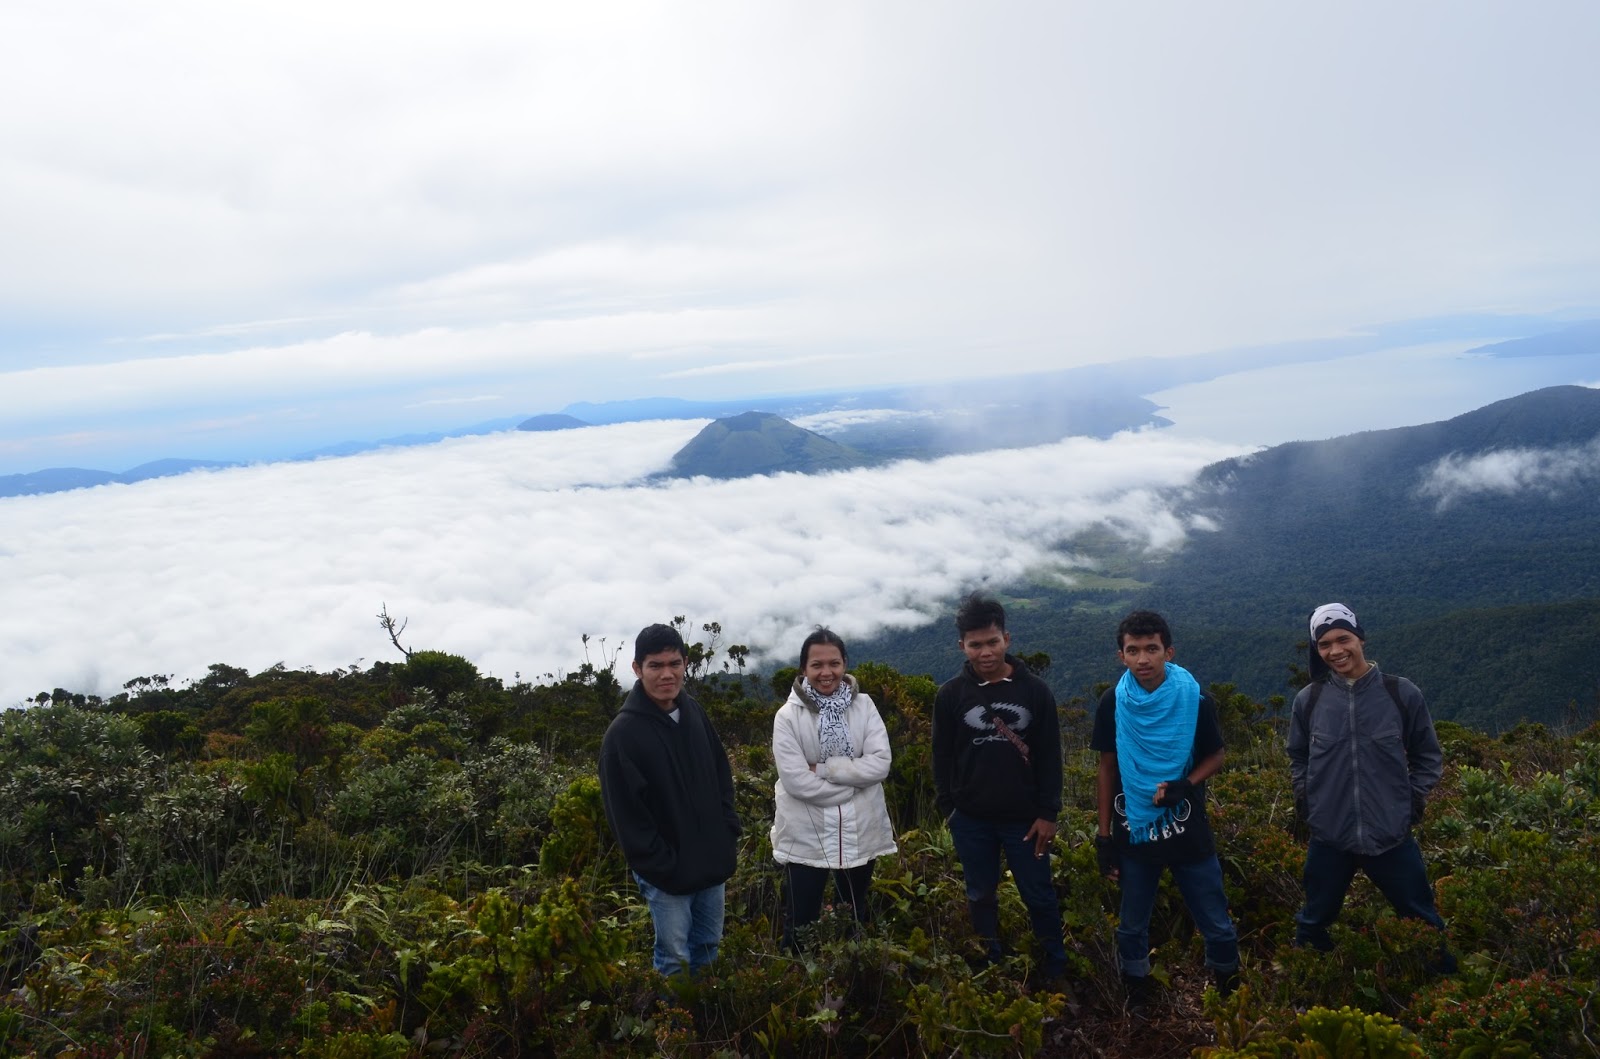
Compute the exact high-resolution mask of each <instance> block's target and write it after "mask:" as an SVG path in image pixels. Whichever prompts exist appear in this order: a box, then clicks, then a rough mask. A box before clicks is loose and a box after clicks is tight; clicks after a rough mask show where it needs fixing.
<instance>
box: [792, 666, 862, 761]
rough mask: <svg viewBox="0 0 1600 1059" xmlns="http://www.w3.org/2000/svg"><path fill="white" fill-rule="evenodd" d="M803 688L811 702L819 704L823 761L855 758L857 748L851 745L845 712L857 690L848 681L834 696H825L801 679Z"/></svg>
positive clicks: (818, 730) (842, 682)
mask: <svg viewBox="0 0 1600 1059" xmlns="http://www.w3.org/2000/svg"><path fill="white" fill-rule="evenodd" d="M800 683H801V686H802V687H804V688H805V691H806V694H807V695H810V696H811V701H813V702H815V703H816V704H817V714H818V718H819V719H818V722H817V734H818V736H819V737H820V738H821V740H822V760H824V761H826V760H828V759H829V758H830V757H855V756H856V754H855V748H854V747H853V746H851V745H850V726H849V725H847V724H846V723H845V717H844V715H845V712H846V711H848V710H849V709H850V700H851V699H853V698H855V690H854V689H853V688H851V687H850V682H849V681H848V680H841V681H839V686H838V687H837V688H835V689H834V691H833V694H832V695H824V694H822V693H821V692H819V691H817V689H816V688H814V687H812V686H811V681H809V680H806V679H805V678H804V677H801V678H800Z"/></svg>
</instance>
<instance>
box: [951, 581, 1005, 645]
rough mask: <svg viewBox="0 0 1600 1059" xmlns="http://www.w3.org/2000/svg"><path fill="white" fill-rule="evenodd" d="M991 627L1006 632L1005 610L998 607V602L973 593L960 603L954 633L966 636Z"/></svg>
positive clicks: (989, 597)
mask: <svg viewBox="0 0 1600 1059" xmlns="http://www.w3.org/2000/svg"><path fill="white" fill-rule="evenodd" d="M991 625H993V626H994V627H995V628H996V629H999V630H1000V631H1001V632H1005V631H1006V608H1004V607H1002V606H1001V605H1000V601H999V600H997V599H995V598H994V597H993V596H986V595H984V594H983V593H981V592H974V593H972V595H970V596H968V597H967V598H966V599H964V600H962V601H961V606H960V608H959V609H958V610H957V611H956V632H958V633H960V634H961V635H962V636H966V635H967V633H969V632H975V631H977V630H978V629H987V628H988V627H989V626H991Z"/></svg>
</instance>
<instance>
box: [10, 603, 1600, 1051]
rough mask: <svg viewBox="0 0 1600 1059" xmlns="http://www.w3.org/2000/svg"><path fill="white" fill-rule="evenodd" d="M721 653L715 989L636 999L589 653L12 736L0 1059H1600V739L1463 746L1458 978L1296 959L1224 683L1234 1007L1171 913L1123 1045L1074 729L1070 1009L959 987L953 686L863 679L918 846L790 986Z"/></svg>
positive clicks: (1457, 760)
mask: <svg viewBox="0 0 1600 1059" xmlns="http://www.w3.org/2000/svg"><path fill="white" fill-rule="evenodd" d="M679 623H680V624H684V623H683V622H682V620H681V619H680V620H679ZM686 631H692V630H686ZM720 634H721V630H720V629H718V628H717V627H716V626H714V625H706V626H703V627H702V628H701V629H700V630H699V632H697V633H693V635H692V636H691V639H695V640H697V641H698V642H697V643H696V644H695V645H694V648H693V650H692V652H691V660H692V662H693V664H694V670H695V673H694V679H693V681H692V684H691V687H692V690H693V691H694V693H695V694H697V695H698V696H699V697H700V698H701V700H702V701H703V702H704V703H705V704H706V706H707V709H708V712H709V713H710V715H711V716H712V717H713V719H714V721H715V722H716V724H717V725H718V727H719V729H720V730H721V732H722V734H723V737H724V739H725V741H726V743H727V744H728V747H729V752H730V757H731V758H732V761H733V764H734V770H735V778H736V786H737V797H738V808H739V813H740V816H741V818H742V820H743V823H744V835H743V838H742V844H741V847H740V863H739V868H738V872H737V874H736V875H735V877H734V878H733V879H732V880H731V882H730V884H729V887H728V903H729V916H728V924H729V926H728V933H727V936H726V938H725V940H724V945H723V950H722V952H723V955H722V958H721V960H720V961H719V963H718V964H717V965H716V966H715V968H714V969H713V972H712V973H711V975H710V976H709V977H708V978H707V979H706V980H704V981H703V982H701V983H699V984H698V985H693V986H689V985H683V984H679V985H672V986H666V985H664V984H663V983H662V982H661V981H660V980H659V979H657V978H655V977H654V975H653V973H652V972H651V970H650V959H649V946H650V940H649V939H650V925H649V919H648V914H647V912H646V910H645V907H644V904H643V902H642V901H641V899H640V897H639V895H638V893H637V891H636V890H635V889H634V887H633V885H632V884H631V883H630V881H629V880H628V877H627V875H626V872H625V871H624V868H623V865H622V863H621V861H620V859H619V856H618V853H617V850H616V848H615V847H614V845H613V843H612V842H611V840H610V836H609V833H608V830H607V828H606V825H605V823H604V819H603V816H602V813H601V809H600V803H599V791H598V786H597V783H596V780H595V777H594V759H595V754H596V750H597V747H598V744H599V740H600V737H601V735H602V733H603V731H604V729H605V726H606V724H607V723H608V722H609V720H610V717H611V716H612V714H613V712H614V709H615V707H616V704H617V701H618V698H619V694H620V692H621V690H622V686H621V684H620V683H619V681H618V680H617V679H616V672H615V670H614V662H615V659H614V657H613V656H612V655H611V654H610V653H608V651H607V649H606V648H605V647H604V645H600V644H596V643H593V642H588V641H587V640H586V642H585V643H584V644H583V645H582V646H581V647H580V645H578V644H576V643H575V644H574V648H575V655H576V654H579V653H580V652H582V653H584V654H585V655H586V658H585V661H583V662H582V663H581V664H578V665H577V668H576V669H575V671H574V672H573V673H572V674H571V675H570V676H567V677H565V678H563V679H560V680H555V681H553V682H549V683H545V684H540V685H531V684H515V685H506V684H504V683H502V682H500V681H498V680H494V679H489V678H484V677H482V676H480V675H479V674H478V673H477V672H476V670H475V669H474V668H473V666H472V665H471V664H470V663H468V662H467V661H466V660H464V659H461V658H459V657H455V656H452V655H447V654H442V653H439V652H431V651H412V652H410V653H409V655H408V656H407V657H406V659H405V660H404V661H403V662H399V663H395V664H389V663H380V664H376V665H373V666H372V667H370V668H367V669H360V668H352V669H349V670H336V671H334V672H331V673H316V672H308V671H298V670H289V669H284V668H282V667H275V668H273V669H270V670H267V671H265V672H262V673H256V674H250V673H247V672H245V671H243V670H240V669H236V668H233V667H230V666H227V665H221V664H219V665H214V666H212V667H211V670H210V672H209V673H208V675H207V676H206V677H205V678H203V679H201V680H198V681H196V682H194V683H192V684H187V685H184V686H173V685H171V684H170V683H169V682H168V681H167V680H166V679H165V678H163V677H159V676H154V677H146V678H139V679H136V680H133V681H130V682H129V684H128V686H127V690H126V693H124V694H121V695H118V696H115V697H114V698H112V699H109V700H105V701H101V700H98V699H94V698H89V697H85V696H81V695H76V694H73V693H72V692H71V691H70V690H69V689H58V690H57V691H55V692H53V693H50V694H48V695H41V696H40V697H39V700H38V701H37V702H36V703H35V704H33V705H32V706H30V707H28V708H25V709H19V710H13V711H10V712H8V713H6V714H4V715H3V716H0V901H3V903H4V904H3V907H5V908H6V909H7V910H8V913H7V919H6V921H5V924H4V928H3V934H0V943H3V946H0V979H3V981H0V990H3V992H0V1054H4V1055H53V1056H73V1057H104V1059H111V1057H114V1056H123V1057H137V1056H169V1055H171V1056H241V1055H246V1056H247V1055H259V1056H266V1055H286V1054H295V1055H302V1056H319V1057H341V1059H346V1057H365V1056H386V1057H400V1056H407V1057H411V1056H415V1057H418V1059H421V1057H424V1056H441V1055H442V1056H462V1057H466V1056H473V1057H478V1056H483V1057H488V1056H503V1055H552V1056H554V1055H561V1056H566V1055H595V1054H632V1055H662V1054H666V1055H701V1056H713V1055H716V1056H758V1055H759V1056H778V1055H793V1056H813V1055H814V1056H827V1055H850V1056H855V1055H860V1056H866V1055H877V1056H888V1055H903V1054H912V1055H930V1056H933V1055H938V1056H949V1055H957V1054H961V1055H984V1054H988V1055H1026V1054H1041V1055H1047V1056H1129V1057H1132V1056H1139V1057H1145V1059H1150V1057H1163V1056H1184V1055H1190V1054H1199V1055H1206V1056H1211V1057H1214V1059H1225V1057H1232V1056H1257V1057H1264V1056H1285V1057H1287V1056H1319V1055H1329V1056H1332V1055H1341V1056H1342V1055H1354V1054H1360V1055H1370V1056H1421V1055H1427V1056H1463V1057H1464V1056H1489V1055H1496V1056H1592V1055H1597V1054H1600V1046H1597V1044H1596V1042H1597V1040H1600V1033H1597V1032H1596V1029H1595V1021H1596V1007H1595V997H1596V990H1597V988H1600V904H1597V903H1596V901H1595V899H1594V895H1595V894H1596V893H1600V727H1591V728H1590V729H1589V730H1587V731H1586V732H1583V733H1580V734H1579V735H1578V736H1576V737H1573V736H1564V737H1557V736H1555V735H1553V734H1551V733H1550V732H1549V731H1547V730H1545V729H1543V728H1541V727H1539V726H1521V727H1518V728H1516V729H1515V730H1513V731H1510V732H1507V733H1506V734H1504V735H1503V736H1501V737H1499V738H1492V737H1490V736H1487V735H1484V734H1481V733H1478V732H1475V731H1472V730H1470V729H1467V728H1463V727H1460V726H1457V725H1452V724H1448V723H1446V724H1442V725H1441V726H1440V734H1441V738H1442V740H1443V742H1444V745H1445V748H1446V755H1447V770H1446V774H1445V779H1444V781H1443V783H1442V785H1441V787H1440V789H1439V790H1438V792H1437V793H1436V796H1435V798H1434V800H1433V803H1432V804H1431V806H1430V809H1429V812H1428V816H1427V819H1426V822H1425V823H1424V825H1423V826H1422V828H1421V832H1420V838H1421V841H1422V844H1423V846H1424V849H1425V852H1426V855H1427V857H1428V859H1429V864H1430V866H1431V869H1432V871H1433V874H1434V877H1435V879H1436V882H1437V891H1438V896H1439V904H1440V908H1441V911H1442V912H1443V913H1444V914H1445V916H1446V917H1447V918H1448V919H1449V921H1450V924H1451V932H1452V941H1453V944H1454V946H1455V948H1456V950H1457V951H1458V953H1460V955H1461V956H1462V968H1461V971H1460V973H1459V974H1458V975H1457V976H1455V977H1453V978H1451V979H1448V980H1441V979H1436V978H1432V977H1430V976H1429V975H1428V974H1427V973H1426V972H1425V970H1424V966H1425V964H1426V962H1427V961H1428V960H1429V958H1430V957H1431V955H1432V953H1433V945H1434V943H1433V940H1432V939H1430V938H1429V937H1428V936H1427V932H1426V931H1424V930H1421V929H1419V928H1418V927H1417V926H1416V925H1415V924H1411V923H1401V922H1398V921H1396V920H1395V919H1394V918H1393V917H1392V916H1391V915H1390V914H1388V912H1387V909H1386V906H1385V905H1384V903H1383V901H1382V899H1381V898H1380V897H1378V895H1376V894H1375V892H1374V891H1373V890H1372V889H1371V888H1370V886H1368V885H1367V884H1366V883H1365V882H1360V883H1358V884H1357V886H1356V888H1355V889H1354V890H1353V891H1352V895H1351V901H1350V904H1349V906H1348V908H1347V911H1346V914H1345V917H1344V918H1343V920H1342V921H1341V924H1340V925H1339V926H1338V927H1337V928H1336V932H1335V933H1336V940H1337V941H1338V944H1339V950H1338V952H1337V953H1336V954H1334V955H1332V956H1328V957H1323V956H1319V955H1316V954H1312V953H1308V952H1302V951H1298V950H1293V949H1290V948H1289V947H1287V944H1286V942H1287V940H1288V938H1289V937H1290V934H1291V931H1292V923H1291V916H1292V915H1293V912H1294V910H1295V908H1296V906H1297V903H1298V899H1299V892H1300V891H1299V874H1300V870H1301V861H1302V849H1301V846H1300V845H1299V843H1298V842H1297V841H1296V840H1295V839H1294V837H1293V836H1292V834H1291V818H1290V812H1289V808H1288V807H1289V802H1290V799H1289V796H1288V791H1289V782H1288V775H1287V765H1286V761H1285V759H1284V755H1283V752H1282V738H1281V736H1282V733H1281V731H1280V730H1279V729H1278V728H1277V727H1276V726H1275V723H1274V721H1273V720H1272V717H1271V713H1270V711H1269V710H1268V709H1267V708H1266V707H1265V706H1264V705H1263V704H1261V703H1259V702H1256V701H1254V700H1252V699H1251V698H1250V697H1248V696H1245V695H1242V694H1237V693H1235V692H1234V691H1233V689H1231V688H1229V687H1216V688H1213V693H1214V694H1215V695H1216V696H1217V697H1218V699H1219V701H1220V703H1221V704H1222V719H1223V723H1224V729H1225V733H1226V737H1227V740H1228V745H1229V751H1228V754H1229V758H1228V765H1227V767H1226V768H1225V770H1224V771H1223V773H1222V774H1221V775H1220V776H1219V777H1218V778H1217V779H1216V780H1215V781H1214V782H1213V785H1212V786H1213V791H1212V796H1213V799H1214V807H1213V813H1212V819H1213V823H1214V826H1215V828H1216V830H1217V843H1218V847H1219V851H1220V853H1221V857H1222V861H1223V865H1224V871H1225V873H1226V881H1227V888H1228V893H1229V897H1230V901H1231V904H1232V906H1233V911H1234V914H1235V917H1236V919H1237V921H1238V924H1239V928H1240V937H1241V943H1242V946H1243V949H1244V954H1245V963H1244V968H1243V973H1244V980H1245V984H1246V988H1245V989H1243V990H1241V992H1240V993H1239V994H1238V995H1237V996H1236V997H1235V998H1234V999H1233V1000H1231V1001H1229V1002H1226V1003H1222V1002H1219V1001H1218V1000H1217V999H1216V997H1215V994H1205V993H1203V989H1204V985H1205V983H1206V982H1207V981H1208V979H1207V978H1206V977H1205V975H1204V974H1203V968H1202V963H1201V951H1200V944H1199V939H1198V938H1197V937H1195V936H1194V934H1193V931H1192V930H1191V929H1190V927H1189V926H1188V923H1187V920H1186V918H1185V915H1184V913H1183V911H1182V906H1181V903H1180V902H1179V900H1178V899H1177V896H1176V894H1175V893H1174V892H1172V891H1171V890H1170V889H1164V890H1163V891H1162V893H1161V895H1160V898H1159V900H1158V904H1157V911H1156V916H1155V920H1154V923H1153V933H1152V942H1153V944H1154V945H1155V946H1156V947H1157V948H1156V952H1155V957H1154V959H1155V975H1156V977H1157V979H1158V980H1159V981H1160V982H1161V983H1162V986H1163V995H1162V999H1161V1000H1160V1002H1159V1005H1158V1008H1157V1011H1156V1014H1155V1015H1154V1017H1153V1018H1152V1019H1151V1020H1149V1021H1129V1020H1128V1019H1126V1018H1125V1017H1124V1015H1123V1014H1122V1011H1121V1008H1120V998H1119V991H1118V985H1117V977H1116V973H1115V971H1114V969H1113V966H1112V962H1111V961H1112V953H1113V948H1114V946H1113V937H1112V930H1113V927H1114V922H1115V909H1116V902H1117V891H1116V888H1115V886H1114V885H1113V884H1111V883H1109V882H1107V881H1105V880H1103V879H1102V878H1101V877H1100V876H1099V875H1098V874H1097V872H1096V868H1095V855H1094V850H1093V843H1092V834H1093V831H1094V827H1095V824H1094V816H1093V799H1094V777H1095V755H1093V754H1092V753H1091V752H1090V751H1089V750H1088V749H1087V738H1088V727H1089V724H1088V722H1089V718H1088V716H1087V714H1086V713H1085V712H1084V711H1083V710H1082V709H1081V708H1080V707H1079V706H1075V705H1072V704H1070V703H1069V704H1063V706H1062V707H1061V721H1062V726H1063V731H1064V733H1065V754H1066V763H1065V764H1066V769H1065V796H1066V806H1067V808H1066V810H1065V812H1064V818H1063V821H1062V825H1063V826H1062V829H1061V833H1060V836H1059V837H1058V839H1057V841H1056V853H1057V857H1056V859H1055V862H1054V863H1055V871H1056V875H1055V878H1056V885H1057V890H1058V893H1059V896H1060V899H1061V902H1062V907H1063V912H1064V919H1065V923H1066V931H1067V944H1068V949H1069V951H1070V953H1071V954H1072V959H1073V967H1072V972H1071V975H1070V978H1069V982H1068V987H1067V988H1066V990H1065V991H1064V992H1032V991H1029V990H1028V989H1027V988H1026V986H1025V985H1024V984H1023V983H1024V982H1025V981H1026V979H1027V976H1028V971H1029V969H1030V960H1029V957H1028V955H1027V954H1026V953H1023V954H1021V955H1019V956H1017V957H1016V958H1015V959H1014V961H1013V962H1012V963H1011V964H1010V965H1009V966H1005V967H1002V968H997V969H989V970H983V971H974V970H973V969H972V967H971V965H970V964H969V961H970V960H971V959H972V958H973V957H975V956H976V955H977V951H978V950H977V948H976V946H975V943H974V940H973V938H972V936H971V934H970V932H969V930H968V927H967V917H966V911H965V896H964V892H963V888H962V885H961V876H960V870H959V866H958V864H957V862H956V859H955V856H954V853H953V851H952V849H951V845H950V836H949V833H948V832H947V830H946V829H945V827H944V824H943V822H942V820H941V819H940V817H939V815H938V814H937V813H936V812H935V811H934V809H933V805H932V792H931V777H930V772H929V743H928V739H929V713H930V706H931V701H932V697H933V693H934V691H935V687H936V685H935V683H934V681H933V680H932V679H930V678H928V677H926V676H912V675H905V674H902V673H900V672H897V671H895V670H893V669H890V668H888V667H886V666H883V665H879V664H872V663H866V664H863V665H860V666H858V667H857V669H856V672H857V675H858V677H859V679H860V681H861V684H862V687H863V688H864V689H865V690H867V691H868V692H870V693H871V694H872V695H873V696H874V698H875V699H876V701H877V702H878V704H879V707H880V710H881V711H882V713H883V715H884V719H885V721H886V723H887V726H888V729H889V732H890V737H891V743H892V745H893V748H894V755H895V762H894V769H893V772H892V774H891V776H890V779H889V781H888V783H887V789H888V800H889V805H890V811H891V814H892V816H893V818H894V820H895V823H896V825H897V830H898V832H899V846H900V851H899V853H898V854H897V855H894V856H891V857H887V858H884V859H883V860H881V861H880V862H879V865H878V870H877V873H876V876H875V879H874V886H873V891H874V900H875V902H876V907H877V912H878V915H877V919H876V921H875V923H874V924H873V925H872V926H871V928H870V929H868V930H867V931H866V932H865V933H864V934H863V935H861V936H859V937H858V936H854V935H853V934H852V933H851V931H850V930H849V929H848V927H847V925H846V924H845V923H843V922H842V921H840V920H839V919H836V918H826V919H825V921H824V923H823V926H822V932H821V938H820V940H819V944H818V947H817V948H816V949H815V950H814V951H813V952H811V953H810V954H809V955H808V956H807V957H805V958H804V959H794V958H789V957H785V956H783V955H780V953H779V951H778V946H777V934H778V931H777V926H776V923H775V920H776V917H777V910H778V893H777V872H776V870H775V866H774V865H773V863H772V861H771V859H770V850H769V848H768V845H767V837H766V835H767V827H768V824H769V823H770V819H771V811H772V784H773V780H774V772H773V769H772V763H771V752H770V743H769V740H770V731H771V717H772V711H773V710H774V708H775V706H776V702H777V699H776V697H775V693H774V688H773V687H772V686H771V682H769V681H767V680H765V679H758V678H755V677H752V676H747V675H746V674H745V673H744V670H743V662H744V660H745V654H744V651H743V649H742V648H740V647H738V646H737V645H733V646H727V647H724V646H723V645H722V644H721V643H720ZM596 651H597V652H598V657H597V656H595V655H593V654H589V652H596ZM1029 664H1031V665H1034V666H1037V667H1041V668H1043V667H1046V666H1048V665H1049V659H1048V658H1046V657H1044V656H1040V655H1035V656H1032V657H1030V659H1029ZM621 668H622V669H623V670H625V669H626V666H625V665H624V666H622V667H621ZM787 677H788V674H786V673H780V674H779V675H778V677H777V681H778V682H779V683H784V682H786V680H787ZM1087 690H1091V689H1086V691H1087ZM1002 899H1003V908H1002V912H1003V917H1004V920H1005V927H1006V931H1007V933H1008V934H1009V935H1010V936H1012V937H1017V938H1020V937H1026V936H1027V933H1028V932H1027V930H1026V927H1025V919H1024V912H1023V910H1022V908H1021V906H1020V904H1019V903H1018V901H1017V899H1016V895H1015V891H1014V890H1013V889H1011V888H1009V887H1006V888H1002ZM1351 1034H1356V1035H1359V1039H1361V1040H1363V1041H1365V1050H1363V1051H1359V1052H1353V1051H1349V1050H1348V1048H1349V1047H1350V1046H1351V1045H1350V1035H1351ZM1340 1041H1344V1042H1345V1043H1343V1044H1341V1043H1339V1042H1340ZM1197 1049H1198V1051H1196V1050H1197Z"/></svg>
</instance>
